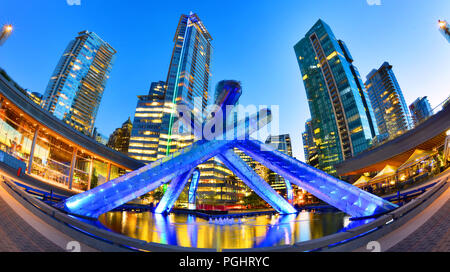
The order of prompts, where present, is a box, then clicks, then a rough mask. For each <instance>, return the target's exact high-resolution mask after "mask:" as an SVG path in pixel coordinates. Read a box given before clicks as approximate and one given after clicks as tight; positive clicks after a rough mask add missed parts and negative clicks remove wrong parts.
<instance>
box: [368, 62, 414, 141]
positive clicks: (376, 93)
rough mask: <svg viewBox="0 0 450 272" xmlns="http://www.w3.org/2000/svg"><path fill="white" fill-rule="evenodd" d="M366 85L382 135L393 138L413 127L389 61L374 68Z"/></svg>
mask: <svg viewBox="0 0 450 272" xmlns="http://www.w3.org/2000/svg"><path fill="white" fill-rule="evenodd" d="M365 85H366V88H367V92H368V93H369V98H370V102H371V103H372V106H373V110H374V113H375V118H376V121H377V125H378V130H379V132H380V136H381V137H383V138H390V139H391V138H393V137H395V136H397V135H399V134H402V133H404V132H405V131H407V130H409V129H410V128H411V126H412V121H411V117H410V115H409V111H408V105H407V104H406V102H405V98H404V97H403V93H402V90H401V89H400V85H399V84H398V82H397V78H396V77H395V75H394V72H393V71H392V66H391V65H390V64H389V63H388V62H384V63H383V65H381V67H380V68H379V69H378V70H375V69H374V70H372V71H371V72H370V73H369V74H368V75H367V81H366V83H365Z"/></svg>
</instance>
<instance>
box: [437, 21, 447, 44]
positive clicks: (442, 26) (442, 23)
mask: <svg viewBox="0 0 450 272" xmlns="http://www.w3.org/2000/svg"><path fill="white" fill-rule="evenodd" d="M438 24H439V31H440V32H441V33H442V35H444V37H445V38H446V39H447V41H448V42H450V26H449V24H448V23H447V21H441V20H439V21H438Z"/></svg>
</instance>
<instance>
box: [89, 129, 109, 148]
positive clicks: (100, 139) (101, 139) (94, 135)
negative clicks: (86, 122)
mask: <svg viewBox="0 0 450 272" xmlns="http://www.w3.org/2000/svg"><path fill="white" fill-rule="evenodd" d="M92 139H94V140H95V141H96V142H97V143H101V144H102V145H107V144H108V141H109V138H108V137H106V136H105V135H103V134H101V133H100V132H99V131H98V129H97V127H94V130H93V132H92Z"/></svg>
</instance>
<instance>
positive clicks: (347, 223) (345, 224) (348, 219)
mask: <svg viewBox="0 0 450 272" xmlns="http://www.w3.org/2000/svg"><path fill="white" fill-rule="evenodd" d="M350 222H351V221H350V216H346V217H344V228H346V227H347V226H348V225H349V224H350Z"/></svg>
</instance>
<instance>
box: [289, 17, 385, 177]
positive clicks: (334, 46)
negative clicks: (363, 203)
mask: <svg viewBox="0 0 450 272" xmlns="http://www.w3.org/2000/svg"><path fill="white" fill-rule="evenodd" d="M294 51H295V54H296V56H297V61H298V64H299V66H300V71H301V74H302V77H303V78H302V79H303V83H304V85H305V89H306V95H307V98H308V104H309V109H310V112H311V126H312V128H313V131H314V139H315V140H316V146H317V151H318V156H319V157H318V159H319V164H318V167H319V169H321V170H324V171H326V172H328V173H330V174H334V173H335V169H334V164H336V163H338V162H340V161H343V160H345V159H348V158H351V157H352V156H354V155H356V154H358V153H361V152H362V151H364V150H366V149H367V148H369V146H370V145H371V141H372V138H373V137H375V136H376V135H377V134H378V128H377V126H376V123H375V117H374V115H373V110H372V106H371V103H370V100H369V98H368V95H367V92H366V90H365V88H364V85H363V83H362V80H361V76H360V74H359V72H358V70H357V69H356V67H355V66H354V65H353V64H352V63H353V58H352V56H351V54H350V52H349V50H348V49H347V46H346V45H345V43H344V42H343V41H341V40H338V39H336V37H335V36H334V34H333V32H332V30H331V28H330V27H329V26H328V25H327V24H326V23H325V22H324V21H322V20H318V21H317V23H316V24H314V26H313V27H312V28H311V29H310V30H309V31H308V32H307V33H306V35H305V37H304V38H303V39H301V40H300V41H299V42H298V43H297V44H296V45H295V46H294Z"/></svg>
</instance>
